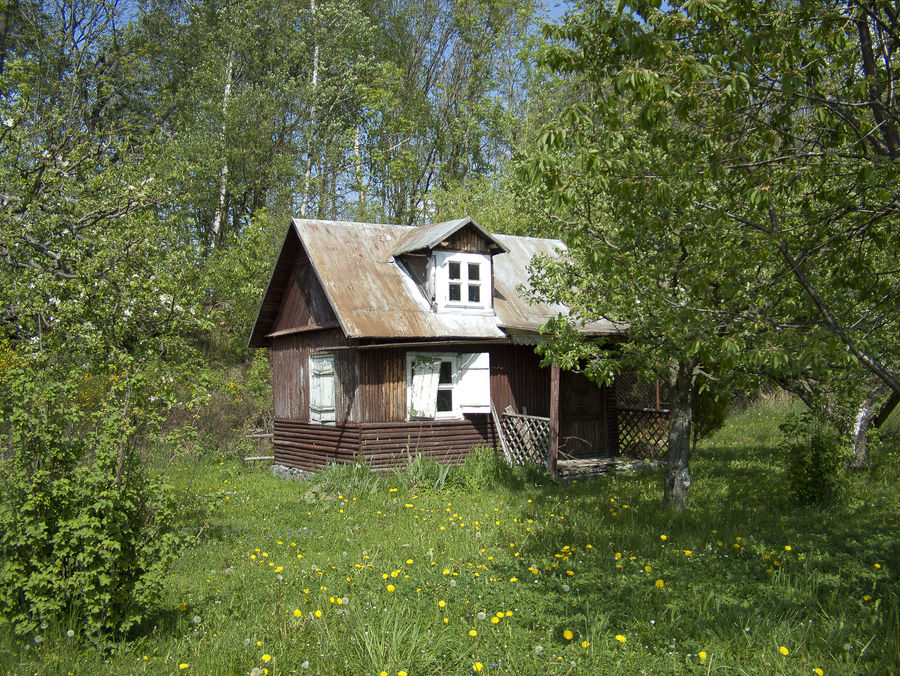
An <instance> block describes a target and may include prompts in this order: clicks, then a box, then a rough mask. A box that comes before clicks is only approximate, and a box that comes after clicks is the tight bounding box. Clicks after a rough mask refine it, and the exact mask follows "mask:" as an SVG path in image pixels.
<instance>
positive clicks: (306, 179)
mask: <svg viewBox="0 0 900 676" xmlns="http://www.w3.org/2000/svg"><path fill="white" fill-rule="evenodd" d="M309 13H310V15H311V16H312V19H313V25H314V26H315V16H316V0H309ZM315 30H318V27H316V29H315ZM310 84H311V85H312V88H311V91H310V101H311V103H310V106H309V129H308V130H307V134H306V171H305V172H304V174H303V195H302V196H301V198H300V218H306V212H307V210H308V209H309V189H310V184H311V183H312V165H313V142H312V139H313V134H314V133H315V127H316V103H315V101H316V89H317V87H318V85H319V42H318V40H316V43H315V45H314V46H313V59H312V77H311V79H310Z"/></svg>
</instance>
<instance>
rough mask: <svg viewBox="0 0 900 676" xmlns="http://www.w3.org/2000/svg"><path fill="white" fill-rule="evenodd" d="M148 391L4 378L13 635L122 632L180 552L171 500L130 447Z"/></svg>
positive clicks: (1, 597)
mask: <svg viewBox="0 0 900 676" xmlns="http://www.w3.org/2000/svg"><path fill="white" fill-rule="evenodd" d="M95 381H101V382H100V383H99V384H98V383H97V382H95ZM147 387H148V383H147V382H146V381H145V380H143V379H142V378H141V377H140V376H136V375H135V374H133V373H129V372H121V371H107V372H100V373H93V374H87V373H85V375H84V377H83V378H70V379H66V380H63V379H51V378H48V377H47V373H46V372H44V373H41V372H35V371H34V370H32V368H31V367H30V365H29V366H25V367H17V368H13V369H12V370H8V371H7V372H6V373H5V374H4V394H3V396H2V401H0V412H2V418H3V420H4V421H5V422H4V424H3V425H2V428H0V442H2V448H3V452H4V456H6V458H7V459H6V460H4V461H3V469H4V472H3V475H4V480H3V482H2V484H0V561H2V562H3V563H2V568H0V589H2V593H0V617H2V618H3V623H4V624H6V625H8V627H9V628H11V630H12V631H13V633H14V634H16V635H17V636H20V637H25V636H32V635H34V634H35V632H36V631H37V629H38V627H39V625H41V624H43V623H45V622H49V621H54V620H55V619H56V618H58V617H60V616H63V615H65V614H71V615H74V616H77V617H79V618H80V623H81V626H82V627H83V629H84V632H85V634H87V635H88V636H90V637H92V638H95V639H97V638H103V637H105V636H106V635H108V634H110V633H112V634H119V635H121V634H122V633H123V632H126V631H127V630H129V629H130V628H132V627H133V626H134V625H135V624H137V623H139V622H140V621H141V620H142V619H143V618H145V617H146V614H147V612H148V610H149V609H150V608H152V607H153V604H154V602H155V601H156V599H157V598H158V595H159V592H160V590H161V586H162V584H163V580H164V577H165V575H166V574H167V573H168V571H169V568H170V566H171V564H172V562H173V561H174V560H175V559H176V558H177V557H178V556H179V555H181V554H182V550H183V547H184V544H185V537H184V535H183V534H182V533H179V532H178V531H177V530H176V529H175V525H176V517H177V515H178V511H179V508H180V507H181V505H179V504H177V500H176V499H175V497H174V496H173V494H172V493H170V492H166V484H165V483H164V481H163V480H162V479H161V478H159V477H155V476H153V475H151V474H149V473H148V468H147V466H146V465H145V464H144V463H143V462H142V461H141V458H140V456H139V455H138V453H137V452H136V451H135V446H136V444H137V443H138V441H139V439H140V437H141V435H142V434H143V433H145V432H146V427H147V425H149V424H152V421H153V417H152V414H148V412H147V411H146V410H142V406H143V405H146V404H145V403H144V402H145V401H146V398H145V395H144V393H142V392H141V390H143V389H145V388H147Z"/></svg>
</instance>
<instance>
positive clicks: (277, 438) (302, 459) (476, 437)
mask: <svg viewBox="0 0 900 676" xmlns="http://www.w3.org/2000/svg"><path fill="white" fill-rule="evenodd" d="M273 441H274V446H275V463H277V464H281V465H286V466H288V467H296V468H299V469H304V470H311V471H315V470H318V469H321V468H322V467H324V466H325V465H326V464H328V463H329V462H338V463H345V462H360V461H361V462H365V463H366V464H367V465H368V466H369V467H371V468H372V469H376V470H389V469H395V468H399V467H403V466H404V465H406V463H407V462H408V460H409V458H410V457H415V456H416V455H422V456H424V457H426V458H431V459H434V460H437V461H438V462H442V463H451V464H456V463H460V462H462V461H463V460H464V459H465V457H466V455H467V454H468V453H469V451H471V450H472V448H473V447H476V446H491V447H493V446H496V445H497V443H498V441H497V438H496V434H495V433H494V427H493V423H492V422H491V420H490V416H488V415H473V416H470V417H468V418H466V419H464V420H434V421H423V422H406V423H364V424H357V423H347V424H343V425H333V426H332V425H316V424H310V423H298V422H294V421H289V420H276V421H275V435H274V440H273Z"/></svg>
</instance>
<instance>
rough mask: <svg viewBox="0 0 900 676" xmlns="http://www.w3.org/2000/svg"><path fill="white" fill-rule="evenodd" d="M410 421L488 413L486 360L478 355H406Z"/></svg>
mask: <svg viewBox="0 0 900 676" xmlns="http://www.w3.org/2000/svg"><path fill="white" fill-rule="evenodd" d="M406 374H407V375H406V383H407V387H406V392H407V414H408V417H409V418H410V419H425V420H434V419H440V418H457V419H458V418H462V416H463V414H464V413H490V411H491V399H490V397H491V382H490V358H489V355H488V353H487V352H480V353H464V354H454V353H424V352H410V353H408V354H407V356H406Z"/></svg>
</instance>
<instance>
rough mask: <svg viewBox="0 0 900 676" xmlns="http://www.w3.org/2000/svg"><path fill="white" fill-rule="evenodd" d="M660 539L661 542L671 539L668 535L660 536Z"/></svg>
mask: <svg viewBox="0 0 900 676" xmlns="http://www.w3.org/2000/svg"><path fill="white" fill-rule="evenodd" d="M659 539H660V540H668V539H669V537H668V536H667V535H660V536H659Z"/></svg>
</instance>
